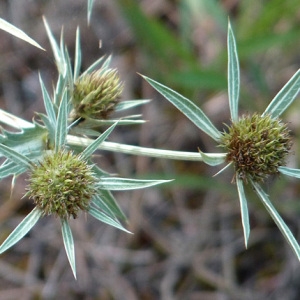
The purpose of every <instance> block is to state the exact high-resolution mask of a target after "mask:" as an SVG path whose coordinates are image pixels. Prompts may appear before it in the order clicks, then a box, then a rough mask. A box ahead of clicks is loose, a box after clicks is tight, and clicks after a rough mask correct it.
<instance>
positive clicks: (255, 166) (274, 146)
mask: <svg viewBox="0 0 300 300" xmlns="http://www.w3.org/2000/svg"><path fill="white" fill-rule="evenodd" d="M228 129H229V130H228V132H227V133H224V134H223V136H222V138H221V145H220V146H221V147H223V148H225V149H226V152H227V156H226V161H227V162H232V163H233V165H234V167H235V170H236V172H237V173H238V175H239V177H240V178H241V179H243V180H244V181H245V182H247V177H248V178H251V179H252V180H253V181H255V182H261V181H264V180H265V179H266V178H267V177H268V176H269V175H272V174H277V173H278V167H280V166H283V165H285V158H286V155H287V154H288V152H289V150H290V149H291V146H292V142H291V137H290V131H289V129H288V127H287V126H286V124H284V123H282V122H281V121H280V120H279V119H272V118H271V117H270V116H269V115H266V116H260V115H258V114H254V115H252V116H249V115H246V116H243V117H242V118H240V119H239V120H238V121H237V122H234V123H233V124H232V125H231V126H229V127H228Z"/></svg>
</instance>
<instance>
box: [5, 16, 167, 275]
mask: <svg viewBox="0 0 300 300" xmlns="http://www.w3.org/2000/svg"><path fill="white" fill-rule="evenodd" d="M44 21H45V27H46V31H47V33H48V36H49V40H50V43H51V46H52V49H53V52H54V56H55V61H56V65H57V68H58V72H59V76H58V81H57V85H56V88H55V92H54V95H53V97H51V96H50V95H49V93H48V91H47V89H46V87H45V85H44V83H43V81H42V79H41V77H40V83H41V89H42V94H43V100H44V105H45V110H46V113H47V114H42V113H38V114H37V115H38V117H39V118H38V120H39V121H38V122H36V121H34V122H33V123H29V122H27V121H25V120H21V121H20V119H18V122H17V123H18V124H17V125H18V126H17V127H16V128H19V129H20V131H19V132H17V133H15V132H13V133H12V132H8V131H5V130H3V131H1V134H0V156H1V157H2V156H4V157H6V158H7V159H6V160H5V161H4V162H3V163H2V164H1V165H0V179H2V178H5V177H7V176H10V175H13V176H18V175H20V174H22V173H24V172H28V173H29V184H28V186H27V193H26V196H28V197H29V199H30V200H32V202H33V204H34V205H35V207H34V209H33V210H32V211H31V212H30V213H29V214H28V215H27V216H26V217H25V218H24V219H23V221H22V222H21V223H20V224H19V225H18V226H17V227H16V228H15V229H14V231H13V232H12V233H11V234H10V235H9V236H8V237H7V238H6V240H5V241H4V242H3V243H2V244H1V245H0V254H1V253H3V252H4V251H6V250H7V249H9V248H10V247H12V246H13V245H14V244H16V243H17V242H18V241H19V240H21V239H22V238H23V237H24V236H25V235H26V234H27V233H28V232H29V231H30V230H31V228H32V227H33V226H34V225H35V224H36V223H37V222H38V220H39V219H40V218H41V217H43V216H45V215H51V216H54V217H56V218H59V219H60V221H61V231H62V237H63V242H64V247H65V250H66V253H67V257H68V260H69V263H70V266H71V268H72V272H73V274H74V277H75V278H76V264H75V246H74V241H73V236H72V231H71V228H70V225H69V219H70V218H72V217H73V218H76V217H77V216H79V214H80V213H85V214H86V215H90V216H92V217H94V218H96V219H97V220H99V221H101V222H103V223H106V224H108V225H110V226H114V227H116V228H118V229H121V230H123V231H125V232H129V231H128V230H126V228H125V227H124V226H123V225H122V222H124V221H126V217H125V215H124V213H123V212H122V210H121V208H120V207H119V206H118V204H117V202H116V200H115V198H114V196H113V195H112V193H111V191H114V190H117V191H118V190H119V191H124V190H134V189H139V188H145V187H150V186H153V185H157V184H161V183H164V182H168V180H139V179H127V178H120V177H111V176H110V174H108V173H107V172H105V171H103V170H101V169H100V168H99V167H98V166H97V165H95V164H93V163H92V156H93V153H94V152H95V151H96V150H97V149H98V148H99V147H100V145H101V144H102V143H103V142H105V139H106V138H107V137H108V136H109V135H110V133H111V132H112V131H113V129H114V128H115V127H116V126H117V125H119V124H120V123H122V124H136V123H140V121H141V120H134V119H133V118H134V116H129V117H126V118H125V119H126V120H124V119H123V120H121V121H120V120H109V121H108V122H106V124H105V125H111V126H110V127H109V128H108V129H106V130H105V131H102V132H101V134H99V133H98V132H97V131H93V133H92V136H93V137H96V138H94V139H81V138H78V137H75V136H72V135H70V130H72V126H73V125H74V122H71V121H70V118H69V116H70V111H71V110H72V109H73V108H74V107H77V108H79V112H78V113H79V116H77V117H78V118H79V119H80V117H82V118H85V117H87V118H92V117H98V116H102V117H106V116H107V115H108V114H109V113H110V111H112V110H113V109H114V106H115V104H116V101H117V98H118V97H119V95H120V93H121V91H122V83H121V82H120V80H119V77H118V74H117V72H116V70H112V69H108V65H109V62H110V57H109V58H107V59H105V60H104V57H102V58H100V59H99V60H97V61H96V62H95V63H94V64H92V65H91V66H90V67H89V68H88V69H87V70H86V71H85V72H84V73H83V74H82V75H81V76H80V77H79V73H80V69H81V49H80V34H79V29H78V30H77V34H76V49H75V61H74V69H72V66H71V59H70V57H69V55H68V51H67V50H66V47H65V45H64V41H63V36H62V37H61V41H60V47H59V46H58V44H57V43H56V41H55V38H54V36H53V35H52V33H51V30H50V28H49V25H48V23H47V22H46V20H44ZM100 65H101V68H100V70H99V71H94V70H95V69H97V68H99V66H100ZM73 92H74V93H73ZM72 101H73V102H74V103H73V105H74V107H72ZM147 102H148V100H137V101H136V100H129V101H124V103H122V104H120V105H119V106H118V107H117V109H116V110H118V111H121V110H125V109H128V108H131V107H135V106H137V105H141V104H144V103H147ZM81 113H82V115H81ZM86 115H87V116H86ZM73 121H74V120H73ZM122 121H123V122H122ZM14 125H15V124H13V125H11V126H12V127H14ZM83 129H84V128H83ZM87 132H88V133H89V131H88V130H83V131H80V134H84V135H85V134H86V133H87ZM83 140H85V142H83Z"/></svg>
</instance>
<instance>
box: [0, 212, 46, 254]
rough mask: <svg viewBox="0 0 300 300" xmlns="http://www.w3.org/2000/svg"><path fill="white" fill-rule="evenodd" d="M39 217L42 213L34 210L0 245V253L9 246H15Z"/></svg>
mask: <svg viewBox="0 0 300 300" xmlns="http://www.w3.org/2000/svg"><path fill="white" fill-rule="evenodd" d="M41 216H42V211H40V210H39V209H37V208H34V209H33V210H32V211H31V212H30V213H29V214H28V215H27V216H26V217H25V218H24V219H23V221H22V222H21V223H20V224H19V225H18V226H17V227H16V228H15V230H14V231H13V232H12V233H11V234H10V235H9V236H8V237H7V239H6V240H5V241H4V242H3V243H2V245H1V246H0V253H3V252H4V251H6V250H7V249H9V248H10V247H11V246H13V245H15V244H16V243H17V242H18V241H19V240H21V239H22V238H23V237H24V236H25V235H26V234H27V233H28V232H29V231H30V229H31V228H32V227H33V226H34V225H35V224H36V222H37V221H38V220H39V219H40V218H41Z"/></svg>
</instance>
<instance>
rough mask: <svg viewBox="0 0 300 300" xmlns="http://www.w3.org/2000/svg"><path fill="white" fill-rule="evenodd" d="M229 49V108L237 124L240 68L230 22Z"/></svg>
mask: <svg viewBox="0 0 300 300" xmlns="http://www.w3.org/2000/svg"><path fill="white" fill-rule="evenodd" d="M227 48H228V98H229V107H230V114H231V120H232V121H233V122H236V121H237V120H238V103H239V94H240V67H239V60H238V54H237V49H236V42H235V38H234V34H233V31H232V28H231V24H230V22H228V35H227Z"/></svg>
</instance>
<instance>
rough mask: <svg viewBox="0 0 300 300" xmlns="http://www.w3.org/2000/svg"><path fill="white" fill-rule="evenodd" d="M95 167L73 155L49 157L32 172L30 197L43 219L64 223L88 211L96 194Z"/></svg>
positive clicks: (63, 153)
mask: <svg viewBox="0 0 300 300" xmlns="http://www.w3.org/2000/svg"><path fill="white" fill-rule="evenodd" d="M91 169H92V165H88V164H87V162H86V161H85V160H84V159H82V158H81V157H80V155H74V154H73V152H71V151H65V150H60V151H58V152H51V154H46V156H45V157H43V159H42V160H41V161H39V162H37V163H35V164H34V165H33V167H32V169H31V174H30V179H29V185H28V187H27V190H28V192H27V194H26V196H28V197H29V198H30V199H32V200H33V201H34V204H35V205H36V206H37V207H38V208H39V210H41V211H42V213H43V215H54V216H58V217H59V218H62V219H68V218H70V216H72V217H73V218H74V219H75V218H76V217H77V215H78V213H79V212H80V211H88V209H89V206H90V202H91V200H92V197H93V196H94V195H95V194H96V191H97V189H96V186H95V183H96V177H95V174H94V173H93V172H92V170H91Z"/></svg>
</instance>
